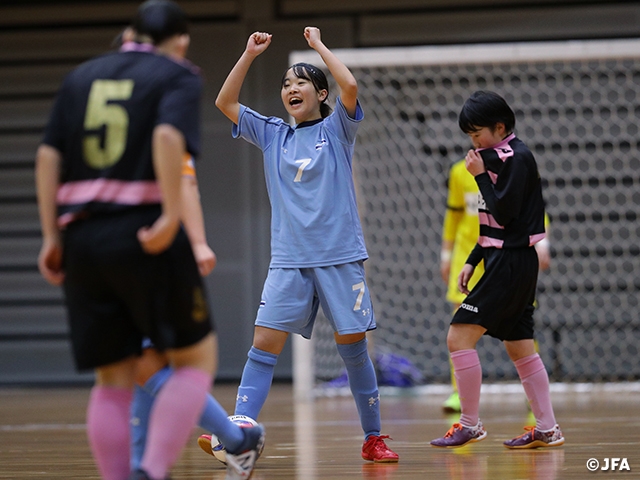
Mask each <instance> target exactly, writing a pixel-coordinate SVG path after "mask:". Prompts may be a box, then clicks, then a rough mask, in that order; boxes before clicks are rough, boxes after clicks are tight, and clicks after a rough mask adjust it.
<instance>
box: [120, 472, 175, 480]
mask: <svg viewBox="0 0 640 480" xmlns="http://www.w3.org/2000/svg"><path fill="white" fill-rule="evenodd" d="M127 480H153V479H152V478H151V477H150V476H149V475H147V472H145V471H144V470H142V469H137V470H135V471H133V472H131V474H129V478H127ZM165 480H171V479H170V478H169V477H167V478H165Z"/></svg>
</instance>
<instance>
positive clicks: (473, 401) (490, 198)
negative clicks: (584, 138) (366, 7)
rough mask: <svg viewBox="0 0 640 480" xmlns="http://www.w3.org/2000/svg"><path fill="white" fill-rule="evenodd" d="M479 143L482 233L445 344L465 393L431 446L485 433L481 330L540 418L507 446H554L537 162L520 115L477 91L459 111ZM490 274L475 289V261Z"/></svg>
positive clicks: (474, 154) (473, 157)
mask: <svg viewBox="0 0 640 480" xmlns="http://www.w3.org/2000/svg"><path fill="white" fill-rule="evenodd" d="M459 125H460V128H461V129H462V131H463V132H465V133H466V134H467V135H469V137H470V138H471V141H472V143H473V146H474V149H472V150H469V152H468V153H467V156H466V158H465V162H466V168H467V170H468V171H469V173H471V174H472V175H473V176H474V178H475V181H476V183H477V184H478V188H479V189H480V194H479V198H478V218H479V221H480V236H479V238H478V243H477V245H476V247H475V248H474V249H473V251H472V252H471V254H470V255H469V258H468V259H467V262H466V264H465V266H464V267H463V269H462V272H461V273H460V275H459V277H458V288H459V289H460V291H461V292H462V293H464V294H467V297H466V298H465V300H464V303H462V304H461V305H460V308H459V309H458V310H457V311H456V313H455V315H454V317H453V320H452V321H451V326H450V328H449V333H448V335H447V345H448V347H449V351H450V352H451V362H452V364H453V367H454V374H455V377H456V381H457V384H458V392H459V395H460V404H461V411H462V412H461V413H462V414H461V416H460V422H459V423H455V424H454V425H453V427H451V429H450V430H449V431H448V432H447V433H446V435H445V436H444V437H442V438H438V439H435V440H433V441H432V442H431V445H433V446H435V447H443V448H457V447H462V446H464V445H466V444H468V443H471V442H477V441H480V440H483V439H484V438H485V437H486V436H487V432H486V431H485V429H484V427H483V425H482V422H481V421H480V420H479V418H478V412H479V403H480V386H481V383H482V368H481V366H480V360H479V358H478V353H477V351H476V350H475V347H476V343H477V342H478V340H479V339H480V337H482V335H485V334H487V335H491V336H492V337H495V338H498V339H500V340H502V341H503V342H504V345H505V347H506V349H507V353H508V354H509V357H510V358H511V360H512V361H513V362H514V365H515V367H516V369H517V371H518V375H519V376H520V379H521V381H522V385H523V387H524V390H525V393H526V395H527V398H528V400H529V403H530V405H531V410H532V412H533V414H534V416H535V418H536V425H535V426H532V427H527V433H525V434H523V435H521V436H519V437H516V438H514V439H513V440H508V441H506V442H504V444H505V446H506V447H507V448H537V447H555V446H559V445H562V444H563V443H564V437H563V436H562V431H561V430H560V427H559V426H558V424H557V423H556V420H555V416H554V413H553V407H552V405H551V399H550V395H549V377H548V375H547V371H546V369H545V367H544V364H543V363H542V360H541V359H540V356H539V355H538V354H537V353H536V351H535V347H534V341H533V311H534V297H535V290H536V282H537V278H538V257H537V255H536V250H535V248H534V245H535V244H536V243H538V242H539V241H541V240H542V239H544V237H545V231H544V204H543V199H542V186H541V180H540V174H539V173H538V167H537V165H536V161H535V159H534V157H533V154H532V153H531V151H530V150H529V149H528V148H527V146H526V145H525V144H524V143H523V142H522V141H521V140H520V139H518V138H517V137H516V136H515V134H514V133H513V130H514V128H515V115H514V113H513V110H511V108H510V107H509V105H508V104H507V102H506V101H505V100H504V99H503V98H502V97H501V96H499V95H498V94H496V93H493V92H487V91H478V92H475V93H474V94H472V95H471V97H470V98H469V99H468V100H467V101H466V102H465V104H464V106H463V108H462V111H461V113H460V117H459ZM481 259H484V265H485V273H484V274H483V275H482V277H481V278H480V280H479V282H478V284H477V285H476V286H475V287H473V289H472V290H471V291H470V292H469V290H468V283H469V280H470V278H471V276H472V275H473V272H474V270H475V267H476V265H477V264H478V263H479V262H480V260H481Z"/></svg>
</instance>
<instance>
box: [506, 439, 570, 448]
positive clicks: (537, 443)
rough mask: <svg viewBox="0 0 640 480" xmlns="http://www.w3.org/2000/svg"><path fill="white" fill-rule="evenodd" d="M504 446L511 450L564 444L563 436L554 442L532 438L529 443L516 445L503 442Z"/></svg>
mask: <svg viewBox="0 0 640 480" xmlns="http://www.w3.org/2000/svg"><path fill="white" fill-rule="evenodd" d="M503 445H504V446H505V447H507V448H509V449H511V450H525V449H528V448H548V447H559V446H560V445H564V437H562V438H560V439H558V440H556V441H555V442H551V443H545V442H542V441H540V440H534V441H533V442H531V443H527V444H526V445H517V446H512V445H507V444H506V443H505V444H503Z"/></svg>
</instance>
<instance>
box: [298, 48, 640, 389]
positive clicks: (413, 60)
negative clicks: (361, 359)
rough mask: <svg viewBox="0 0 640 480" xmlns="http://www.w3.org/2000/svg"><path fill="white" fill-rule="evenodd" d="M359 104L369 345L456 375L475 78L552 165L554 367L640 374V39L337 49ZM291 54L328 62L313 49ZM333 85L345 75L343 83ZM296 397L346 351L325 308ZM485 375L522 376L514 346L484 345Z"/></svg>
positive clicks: (548, 296) (548, 302)
mask: <svg viewBox="0 0 640 480" xmlns="http://www.w3.org/2000/svg"><path fill="white" fill-rule="evenodd" d="M335 53H336V54H337V56H338V57H339V58H341V59H342V61H344V62H345V63H346V65H347V66H349V68H350V69H351V71H352V72H353V74H354V75H355V77H356V78H357V80H358V84H359V99H360V102H361V104H362V107H363V109H364V112H365V119H364V120H363V122H362V124H361V126H360V129H359V133H358V140H357V144H356V149H355V156H354V175H355V178H356V182H357V185H358V190H359V192H358V194H359V198H358V201H359V205H360V209H361V218H362V223H363V228H364V231H365V237H366V241H367V248H368V251H369V255H370V258H369V260H368V261H367V262H366V268H367V280H368V284H369V288H370V291H371V294H372V299H373V302H374V310H375V314H376V319H377V324H378V329H377V330H375V331H374V332H372V333H371V336H370V337H369V338H370V341H372V342H373V352H374V355H375V354H377V353H379V352H392V353H395V354H397V355H401V356H403V357H405V358H406V359H408V360H409V361H410V362H412V363H413V364H414V365H415V366H416V367H417V368H418V369H419V370H420V371H421V373H422V374H423V376H424V380H425V381H426V382H427V383H430V384H433V383H443V384H446V383H448V381H449V361H448V352H447V347H446V333H447V329H448V325H449V321H450V318H451V306H450V305H448V304H447V302H446V300H445V293H446V286H445V285H444V283H443V281H442V280H441V278H440V273H439V252H440V244H441V241H440V237H441V231H442V221H443V215H444V212H445V205H446V180H447V175H448V171H449V168H450V166H451V165H452V164H453V163H454V162H455V161H457V160H459V159H461V158H463V157H464V155H465V152H466V151H467V150H468V148H470V143H469V140H468V139H467V138H466V135H464V134H463V133H462V132H461V131H460V129H459V128H458V125H457V117H458V113H459V111H460V108H461V107H462V104H463V103H464V101H465V100H466V99H467V98H468V96H469V95H470V93H471V92H473V91H475V90H479V89H488V90H493V91H496V92H498V93H500V94H501V95H502V96H503V97H504V98H505V99H506V100H507V102H508V103H509V104H510V105H511V106H512V108H513V109H514V111H515V113H516V118H517V122H516V132H517V134H518V136H519V137H520V138H522V139H523V140H524V141H525V143H527V145H528V146H529V147H530V148H531V150H532V151H533V153H534V155H535V156H536V160H537V162H538V166H539V168H540V172H541V175H542V177H543V186H544V196H545V201H546V205H547V212H548V214H549V217H550V222H551V223H550V228H549V230H550V232H549V233H550V235H549V239H550V242H551V249H552V264H551V269H550V270H549V271H547V272H541V274H540V277H539V288H538V299H537V300H538V309H537V311H536V313H535V322H536V338H537V340H538V342H539V348H540V355H541V356H542V358H543V360H544V362H545V364H546V365H547V368H548V369H549V373H550V376H551V379H552V381H560V382H607V381H621V380H637V379H638V378H639V377H640V364H639V363H638V361H637V359H638V358H639V355H638V348H639V347H638V345H640V314H639V313H638V312H639V308H638V307H639V305H638V303H639V298H640V295H639V292H640V273H639V272H640V246H639V244H638V238H640V220H639V219H638V214H639V213H640V207H639V206H640V153H639V152H640V149H639V147H640V135H639V128H640V127H639V125H640V41H638V40H608V41H570V42H548V43H521V44H492V45H466V46H442V47H407V48H376V49H353V50H337V51H336V52H335ZM290 60H291V63H296V62H300V61H305V62H309V63H312V64H315V65H318V66H323V65H324V64H323V62H322V60H321V59H320V57H319V56H318V55H317V54H316V53H315V52H314V51H304V52H292V54H291V56H290ZM334 90H335V88H334ZM293 348H294V388H295V391H296V394H297V395H300V396H309V395H321V394H323V392H326V389H325V388H324V387H325V384H324V382H326V381H327V380H330V379H332V378H334V377H337V376H339V375H340V374H341V373H342V369H343V365H342V362H341V359H340V358H339V356H338V354H337V350H336V347H335V345H334V341H333V335H332V331H331V328H330V326H329V325H328V322H326V319H323V318H319V321H318V322H317V324H316V328H315V331H314V335H313V338H312V340H311V341H308V340H304V339H302V338H300V337H299V336H295V337H294V347H293ZM478 352H479V355H480V359H481V362H482V367H483V375H484V377H485V380H487V381H488V382H494V383H496V382H500V381H512V380H516V379H517V378H518V377H517V373H516V371H515V368H514V367H513V365H512V363H511V362H510V361H509V359H508V357H507V356H506V353H504V348H502V346H500V345H499V342H498V341H497V340H495V339H492V338H489V337H484V338H483V339H481V341H480V342H479V344H478Z"/></svg>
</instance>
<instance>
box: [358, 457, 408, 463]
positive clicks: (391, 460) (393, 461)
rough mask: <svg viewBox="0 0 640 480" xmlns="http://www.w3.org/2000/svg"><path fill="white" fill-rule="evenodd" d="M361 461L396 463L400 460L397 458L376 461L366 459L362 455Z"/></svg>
mask: <svg viewBox="0 0 640 480" xmlns="http://www.w3.org/2000/svg"><path fill="white" fill-rule="evenodd" d="M362 459H363V460H366V461H367V462H373V463H398V461H399V460H400V459H399V458H380V459H377V460H376V459H374V458H367V457H365V456H364V455H362Z"/></svg>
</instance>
